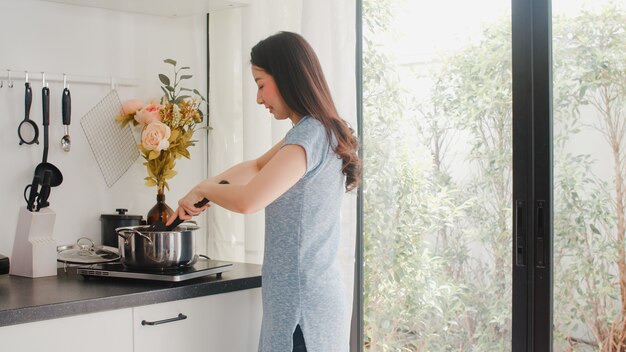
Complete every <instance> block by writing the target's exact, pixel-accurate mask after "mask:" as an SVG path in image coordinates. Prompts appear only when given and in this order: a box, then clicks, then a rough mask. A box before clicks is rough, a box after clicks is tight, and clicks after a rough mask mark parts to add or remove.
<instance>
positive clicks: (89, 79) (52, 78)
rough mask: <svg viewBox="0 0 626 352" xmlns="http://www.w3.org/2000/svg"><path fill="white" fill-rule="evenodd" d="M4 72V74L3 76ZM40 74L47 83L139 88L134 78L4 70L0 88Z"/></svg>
mask: <svg viewBox="0 0 626 352" xmlns="http://www.w3.org/2000/svg"><path fill="white" fill-rule="evenodd" d="M2 72H4V74H2ZM33 72H34V73H39V74H41V75H42V76H45V77H46V78H45V80H46V81H47V82H59V83H65V82H68V81H69V82H72V83H73V84H88V85H107V86H109V85H110V86H111V87H137V86H139V85H138V84H137V82H136V79H134V78H127V77H115V76H89V75H80V74H72V73H67V72H65V73H55V72H47V71H41V70H13V69H3V70H0V74H2V76H0V88H2V87H6V88H13V87H14V86H15V81H28V76H29V74H30V75H32V74H33Z"/></svg>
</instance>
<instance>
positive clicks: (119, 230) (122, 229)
mask: <svg viewBox="0 0 626 352" xmlns="http://www.w3.org/2000/svg"><path fill="white" fill-rule="evenodd" d="M115 233H117V235H118V236H120V237H121V238H123V239H124V241H128V239H129V238H131V237H132V236H133V235H139V236H141V237H143V238H145V239H146V240H147V241H148V242H150V244H152V239H151V238H150V237H148V236H146V235H144V234H143V233H141V232H139V231H137V230H135V229H133V228H129V227H120V228H117V229H115ZM128 233H130V234H128Z"/></svg>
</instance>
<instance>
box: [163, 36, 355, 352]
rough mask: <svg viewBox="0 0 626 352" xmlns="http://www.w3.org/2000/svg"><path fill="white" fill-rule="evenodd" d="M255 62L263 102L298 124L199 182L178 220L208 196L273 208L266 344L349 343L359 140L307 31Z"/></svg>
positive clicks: (268, 214)
mask: <svg viewBox="0 0 626 352" xmlns="http://www.w3.org/2000/svg"><path fill="white" fill-rule="evenodd" d="M250 61H251V64H252V76H253V77H254V81H255V82H256V84H257V87H258V92H257V98H256V100H257V103H259V104H262V105H264V106H265V107H266V108H267V109H268V110H269V112H270V113H271V114H272V115H274V118H276V119H277V120H287V119H289V120H290V122H291V123H292V125H293V128H292V129H291V130H290V131H289V132H287V134H286V136H285V138H284V139H283V140H281V141H280V142H279V143H277V144H276V145H275V146H274V147H272V148H271V149H270V150H269V151H267V152H266V153H265V154H263V155H262V156H261V157H259V158H258V159H256V160H251V161H247V162H243V163H241V164H238V165H236V166H234V167H232V168H230V169H228V170H226V171H224V172H223V173H221V174H219V175H217V176H215V177H212V178H210V179H207V180H205V181H203V182H201V183H200V184H198V185H196V186H195V187H194V188H193V189H192V190H191V191H190V192H189V193H188V194H187V195H186V196H185V197H183V198H182V199H180V201H179V202H178V205H179V207H178V209H177V210H176V212H175V213H174V215H173V216H172V217H171V218H170V219H169V221H168V223H171V222H172V221H173V219H174V218H175V217H176V216H178V217H180V218H182V219H189V218H191V217H192V216H195V215H198V214H200V213H201V212H202V211H204V210H205V209H206V208H207V207H208V206H209V205H206V206H204V207H201V208H196V207H195V206H194V204H195V203H196V202H198V201H200V200H201V199H202V198H207V199H210V200H211V202H213V203H215V204H217V205H219V206H221V207H224V208H226V209H229V210H232V211H235V212H239V213H252V212H255V211H258V210H260V209H265V253H264V260H263V269H262V275H263V288H262V295H263V322H262V327H261V338H260V341H259V351H267V352H283V351H309V352H317V351H319V352H335V351H348V349H349V331H348V327H347V326H345V325H346V324H345V322H346V321H347V319H346V318H347V314H349V312H348V307H346V302H345V300H344V293H343V292H344V287H343V284H342V279H341V274H340V270H339V267H338V262H337V251H338V246H339V240H340V218H339V216H340V206H341V198H342V194H343V193H344V192H345V191H350V190H352V189H354V188H355V187H357V186H358V184H359V180H360V160H359V158H358V156H357V148H358V143H357V139H356V138H355V136H354V132H353V130H352V129H351V128H350V127H349V126H348V124H347V123H346V122H345V121H344V120H343V119H341V118H340V117H339V115H338V113H337V110H336V108H335V105H334V103H333V99H332V97H331V95H330V90H329V88H328V85H327V83H326V79H325V78H324V74H323V72H322V69H321V66H320V63H319V61H318V59H317V56H316V55H315V53H314V51H313V49H312V48H311V46H310V45H309V44H308V43H307V42H306V41H305V40H304V38H302V36H300V35H298V34H295V33H290V32H279V33H278V34H275V35H272V36H270V37H268V38H266V39H264V40H262V41H260V42H259V43H258V44H256V45H255V46H254V47H253V48H252V51H251V60H250ZM221 180H227V181H229V182H230V184H219V181H221Z"/></svg>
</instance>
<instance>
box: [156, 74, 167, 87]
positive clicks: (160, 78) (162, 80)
mask: <svg viewBox="0 0 626 352" xmlns="http://www.w3.org/2000/svg"><path fill="white" fill-rule="evenodd" d="M159 80H160V81H161V83H163V84H165V85H166V86H169V85H170V79H169V77H167V76H166V75H164V74H162V73H159Z"/></svg>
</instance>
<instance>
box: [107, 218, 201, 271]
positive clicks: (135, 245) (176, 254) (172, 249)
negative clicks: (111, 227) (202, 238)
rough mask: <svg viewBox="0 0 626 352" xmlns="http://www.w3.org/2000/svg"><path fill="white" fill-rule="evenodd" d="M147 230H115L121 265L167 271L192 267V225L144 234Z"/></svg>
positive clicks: (140, 227) (145, 227) (185, 224)
mask: <svg viewBox="0 0 626 352" xmlns="http://www.w3.org/2000/svg"><path fill="white" fill-rule="evenodd" d="M149 228H150V226H146V225H142V226H126V227H120V228H117V229H115V232H116V233H117V235H118V248H119V252H120V259H121V261H122V264H124V265H125V266H128V267H132V268H139V269H152V270H155V269H168V268H174V267H181V266H188V265H192V264H194V263H195V262H196V260H197V259H198V257H197V255H196V239H195V236H196V235H195V230H197V229H198V226H197V225H195V224H193V223H183V224H180V225H179V226H178V227H176V228H175V229H174V231H147V229H149Z"/></svg>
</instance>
